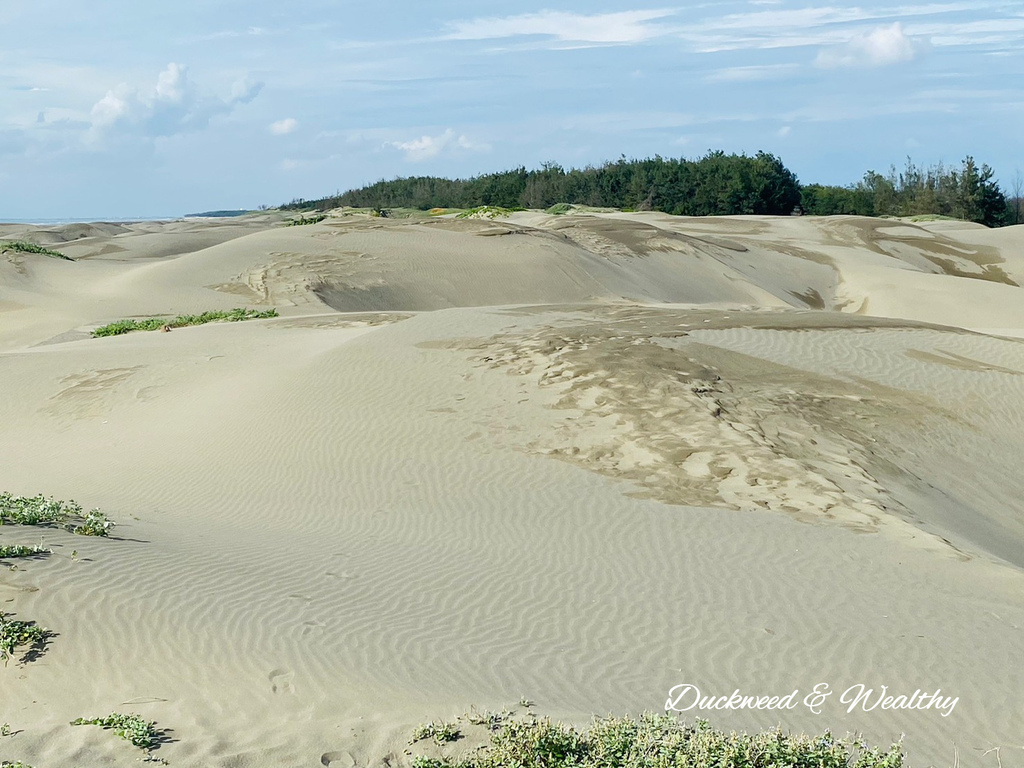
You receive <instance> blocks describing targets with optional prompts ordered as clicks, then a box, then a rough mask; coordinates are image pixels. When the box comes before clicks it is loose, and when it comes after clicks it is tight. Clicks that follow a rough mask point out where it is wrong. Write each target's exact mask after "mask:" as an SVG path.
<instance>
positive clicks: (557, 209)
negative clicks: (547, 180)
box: [545, 203, 576, 216]
mask: <svg viewBox="0 0 1024 768" xmlns="http://www.w3.org/2000/svg"><path fill="white" fill-rule="evenodd" d="M575 209H576V207H575V206H573V205H569V203H555V204H554V205H552V206H551V207H550V208H548V209H547V210H546V211H545V213H550V214H551V215H552V216H561V215H563V214H566V213H572V212H573V211H574V210H575Z"/></svg>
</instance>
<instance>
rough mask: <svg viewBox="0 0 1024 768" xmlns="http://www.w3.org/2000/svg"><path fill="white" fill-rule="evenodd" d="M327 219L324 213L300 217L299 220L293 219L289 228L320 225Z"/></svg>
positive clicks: (289, 223)
mask: <svg viewBox="0 0 1024 768" xmlns="http://www.w3.org/2000/svg"><path fill="white" fill-rule="evenodd" d="M326 218H327V217H326V216H325V215H324V214H322V213H317V214H313V215H312V216H299V218H297V219H291V220H290V221H289V222H288V224H287V226H289V227H301V226H304V225H306V224H319V223H320V222H321V221H323V220H324V219H326Z"/></svg>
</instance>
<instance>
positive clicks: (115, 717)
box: [71, 712, 164, 750]
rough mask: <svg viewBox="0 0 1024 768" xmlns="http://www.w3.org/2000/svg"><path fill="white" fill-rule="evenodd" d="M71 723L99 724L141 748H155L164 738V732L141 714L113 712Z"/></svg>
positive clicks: (82, 718) (79, 719) (81, 718)
mask: <svg viewBox="0 0 1024 768" xmlns="http://www.w3.org/2000/svg"><path fill="white" fill-rule="evenodd" d="M71 725H98V726H99V727H100V728H103V729H104V730H108V731H113V732H114V733H116V734H117V735H118V736H120V737H121V738H122V739H124V740H125V741H128V742H130V743H131V744H133V745H134V746H136V747H138V748H139V749H146V750H149V749H153V748H154V747H156V746H157V745H158V744H159V743H160V742H161V740H162V739H163V736H164V732H163V731H161V730H160V729H158V728H157V727H156V723H155V722H153V721H152V720H146V719H144V718H142V717H140V716H139V715H123V714H121V713H120V712H113V713H111V714H109V715H107V716H106V717H94V718H84V717H80V718H78V719H77V720H72V721H71Z"/></svg>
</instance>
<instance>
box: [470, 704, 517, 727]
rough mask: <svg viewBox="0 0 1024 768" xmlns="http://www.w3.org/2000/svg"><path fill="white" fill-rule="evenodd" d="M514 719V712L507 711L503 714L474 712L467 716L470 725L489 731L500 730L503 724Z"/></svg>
mask: <svg viewBox="0 0 1024 768" xmlns="http://www.w3.org/2000/svg"><path fill="white" fill-rule="evenodd" d="M511 717H512V712H511V711H509V710H507V709H505V710H502V711H501V712H488V711H487V710H484V711H483V712H477V711H473V712H470V713H469V714H467V715H466V722H468V723H469V724H470V725H482V726H484V727H485V728H487V730H489V731H496V730H498V729H499V728H500V727H501V725H502V723H504V722H505V721H506V720H508V719H509V718H511Z"/></svg>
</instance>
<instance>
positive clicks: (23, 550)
mask: <svg viewBox="0 0 1024 768" xmlns="http://www.w3.org/2000/svg"><path fill="white" fill-rule="evenodd" d="M51 554H53V550H51V549H46V547H41V546H39V545H36V546H34V547H24V546H22V545H21V544H14V545H8V546H2V545H0V560H11V559H14V558H16V557H38V556H39V555H51ZM0 736H3V733H0Z"/></svg>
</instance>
